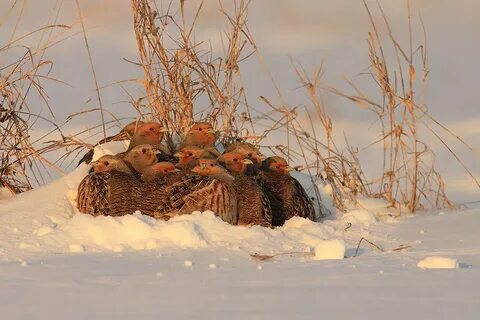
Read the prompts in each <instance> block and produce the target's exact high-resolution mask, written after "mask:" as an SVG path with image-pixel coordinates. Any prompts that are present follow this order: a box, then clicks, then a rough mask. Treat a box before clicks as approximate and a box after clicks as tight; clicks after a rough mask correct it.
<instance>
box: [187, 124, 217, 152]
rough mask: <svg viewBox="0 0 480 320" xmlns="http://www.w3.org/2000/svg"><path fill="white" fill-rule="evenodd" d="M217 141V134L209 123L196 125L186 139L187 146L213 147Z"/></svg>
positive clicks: (189, 131)
mask: <svg viewBox="0 0 480 320" xmlns="http://www.w3.org/2000/svg"><path fill="white" fill-rule="evenodd" d="M216 140H217V136H216V132H215V130H214V129H213V127H212V125H211V124H210V123H208V122H196V123H194V124H193V125H192V127H191V128H190V130H188V132H187V135H186V137H185V142H186V143H187V144H189V145H196V146H213V145H214V144H215V141H216Z"/></svg>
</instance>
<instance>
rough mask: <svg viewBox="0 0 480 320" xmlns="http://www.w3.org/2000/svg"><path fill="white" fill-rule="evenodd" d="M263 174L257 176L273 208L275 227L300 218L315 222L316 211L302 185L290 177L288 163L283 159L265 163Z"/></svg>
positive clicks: (265, 161) (273, 158) (276, 158)
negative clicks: (293, 218)
mask: <svg viewBox="0 0 480 320" xmlns="http://www.w3.org/2000/svg"><path fill="white" fill-rule="evenodd" d="M262 170H263V171H262V172H259V173H258V174H257V175H256V179H257V181H259V182H260V183H263V185H264V186H265V192H266V194H267V196H268V198H269V200H270V205H271V207H272V212H273V219H272V223H273V225H274V226H282V225H283V224H284V223H285V221H286V220H288V219H290V218H292V217H294V216H298V217H303V218H308V219H310V220H312V221H315V209H314V206H313V203H312V200H311V199H310V198H309V197H308V195H307V193H306V191H305V189H304V188H303V187H302V185H301V184H300V183H299V182H298V181H297V180H296V179H295V178H293V177H292V176H290V175H289V173H288V172H289V167H288V164H287V162H286V161H285V160H284V159H283V158H281V157H270V158H267V159H266V160H264V161H263V164H262Z"/></svg>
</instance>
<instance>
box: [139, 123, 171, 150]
mask: <svg viewBox="0 0 480 320" xmlns="http://www.w3.org/2000/svg"><path fill="white" fill-rule="evenodd" d="M165 131H166V130H165V129H164V128H162V126H161V125H160V123H157V122H147V123H145V124H143V125H142V126H140V127H139V128H138V129H137V133H136V134H138V135H139V136H141V138H142V141H143V142H144V143H148V144H151V145H157V144H160V142H162V139H163V134H164V132H165Z"/></svg>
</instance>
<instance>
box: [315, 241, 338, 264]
mask: <svg viewBox="0 0 480 320" xmlns="http://www.w3.org/2000/svg"><path fill="white" fill-rule="evenodd" d="M344 257H345V242H344V241H343V240H338V239H334V240H324V241H321V242H320V243H319V244H317V245H316V246H315V256H314V257H313V260H339V259H343V258H344Z"/></svg>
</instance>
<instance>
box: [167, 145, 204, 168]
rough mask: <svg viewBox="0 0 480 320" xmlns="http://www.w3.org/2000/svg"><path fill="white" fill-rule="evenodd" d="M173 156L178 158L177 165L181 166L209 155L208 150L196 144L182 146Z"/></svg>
mask: <svg viewBox="0 0 480 320" xmlns="http://www.w3.org/2000/svg"><path fill="white" fill-rule="evenodd" d="M174 156H175V157H176V158H178V165H179V166H180V167H182V168H185V167H187V166H189V165H191V164H192V163H193V162H194V161H195V160H197V159H200V158H210V157H211V155H210V154H209V153H208V151H206V150H204V149H202V148H200V147H196V146H187V147H183V148H182V149H180V150H179V151H178V152H177V153H175V154H174Z"/></svg>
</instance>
